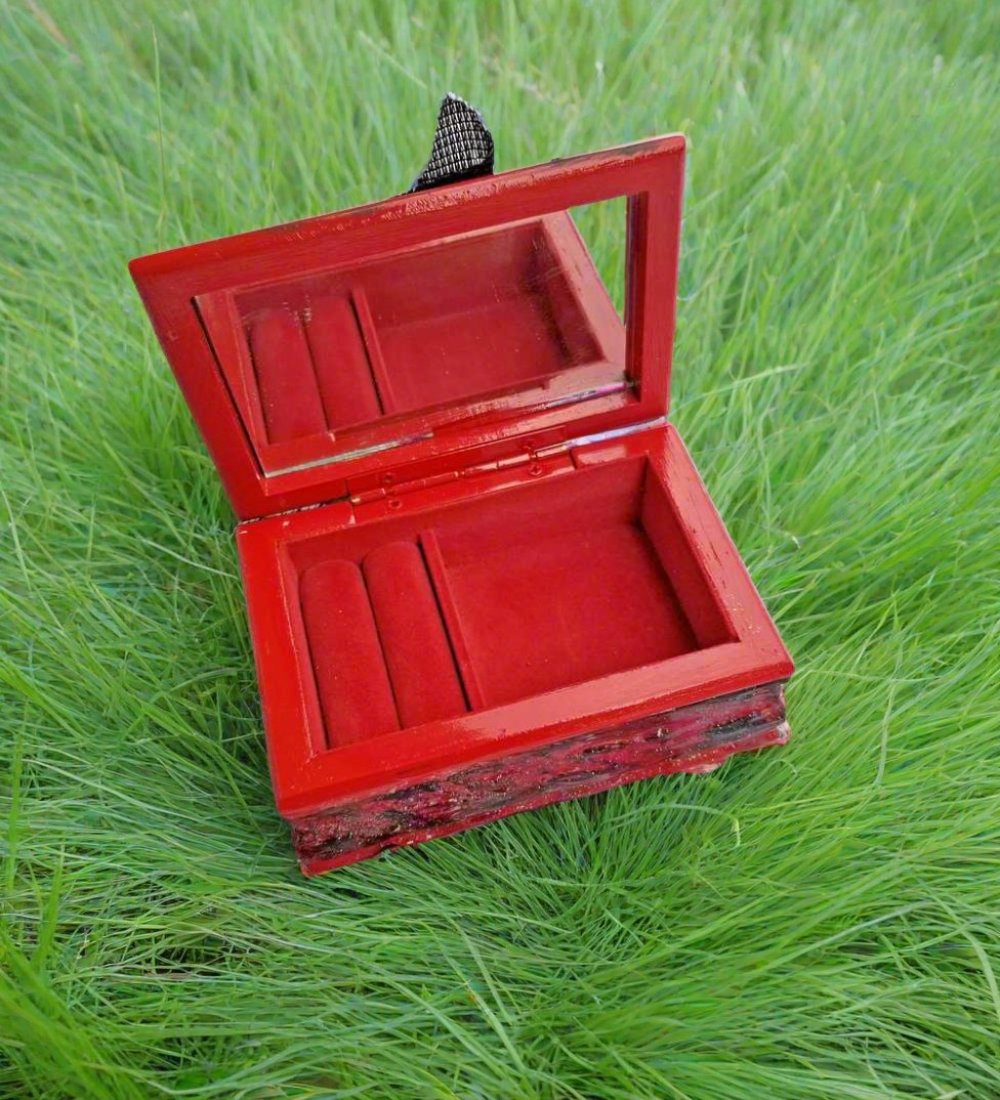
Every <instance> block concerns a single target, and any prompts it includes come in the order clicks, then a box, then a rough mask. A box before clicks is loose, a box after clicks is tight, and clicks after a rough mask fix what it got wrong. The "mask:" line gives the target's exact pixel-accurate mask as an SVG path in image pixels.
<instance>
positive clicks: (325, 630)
mask: <svg viewBox="0 0 1000 1100" xmlns="http://www.w3.org/2000/svg"><path fill="white" fill-rule="evenodd" d="M292 562H293V565H294V566H295V568H296V569H297V571H298V573H299V575H300V576H301V578H302V581H301V586H300V601H301V607H302V614H303V619H304V622H305V626H306V631H307V637H308V640H309V646H310V651H311V655H312V662H313V668H314V671H315V673H316V685H317V690H318V694H319V697H320V702H321V706H322V710H323V714H324V721H325V724H326V730H327V740H328V743H329V744H331V745H336V744H344V743H347V742H348V741H350V740H355V739H357V738H358V737H360V736H376V735H377V734H379V733H382V732H385V731H386V729H393V728H404V729H405V728H409V727H410V726H417V725H420V724H421V723H423V722H428V721H433V720H435V719H441V718H447V717H454V716H456V715H458V714H461V713H463V712H464V711H465V710H466V709H467V708H471V709H472V710H478V709H481V708H485V707H491V706H497V705H501V704H503V703H508V702H513V701H515V700H518V699H523V698H526V697H528V696H531V695H536V694H540V693H543V692H546V691H551V690H554V689H556V688H559V687H563V686H566V685H569V684H574V683H581V682H584V681H587V680H592V679H596V678H598V677H601V676H606V675H609V674H611V673H615V672H621V671H625V670H627V669H632V668H638V667H640V666H643V665H648V664H652V663H655V662H659V661H664V660H667V659H668V658H670V657H673V656H676V655H679V654H682V653H686V652H690V651H692V650H695V649H699V648H703V647H706V646H710V645H716V644H719V643H721V642H723V641H726V640H729V639H728V635H727V632H726V628H725V625H724V618H723V615H722V612H721V609H719V608H718V607H717V606H714V605H715V603H716V601H714V600H713V599H712V598H711V595H710V594H709V598H708V599H706V592H707V581H706V580H705V578H704V576H703V575H702V574H701V573H700V572H699V571H698V569H697V566H696V565H695V564H694V562H693V559H692V558H691V555H690V552H689V550H688V547H687V544H686V540H685V539H684V538H683V535H682V533H681V531H680V528H679V524H678V521H677V519H676V516H675V515H674V513H673V510H672V508H671V506H670V504H669V500H668V498H667V496H666V493H665V491H664V488H663V486H662V484H661V483H660V481H659V480H658V479H657V478H656V477H655V476H654V475H653V474H652V472H651V471H650V470H648V469H647V464H646V462H645V460H644V459H628V460H623V461H621V462H612V463H608V464H605V465H602V466H600V467H591V468H585V469H579V470H573V471H570V472H568V473H565V474H563V475H561V476H558V477H553V478H552V479H551V480H548V481H545V482H539V483H538V484H534V485H524V486H518V487H515V488H509V489H505V490H501V491H497V492H493V493H490V494H487V495H485V496H483V497H480V498H478V499H476V498H474V499H472V500H469V501H465V502H462V503H460V504H456V505H451V506H449V507H445V508H438V509H434V510H429V511H425V512H423V513H420V512H416V511H415V512H414V514H412V515H407V516H406V517H402V518H392V519H385V520H383V521H380V522H378V523H372V524H360V525H358V526H357V527H355V528H352V529H349V530H343V531H339V532H335V533H332V534H330V535H327V536H324V537H321V538H314V539H310V540H307V541H305V542H303V543H300V544H297V545H293V547H292ZM357 563H363V565H362V569H363V579H362V571H361V570H359V568H358V564H357ZM682 585H684V586H686V587H683V588H682V587H681V586H682ZM341 589H342V590H341ZM679 591H680V592H683V593H684V598H683V600H682V599H681V598H679V596H678V592H679ZM706 605H708V606H707V607H706ZM373 612H374V613H373ZM352 616H354V617H356V624H355V627H356V629H354V631H353V632H352V626H351V625H349V624H350V622H351V620H352ZM387 699H388V701H389V703H390V704H393V700H394V704H393V705H392V707H391V710H390V706H389V705H387ZM369 707H370V714H368V712H367V708H369ZM393 723H395V724H393Z"/></svg>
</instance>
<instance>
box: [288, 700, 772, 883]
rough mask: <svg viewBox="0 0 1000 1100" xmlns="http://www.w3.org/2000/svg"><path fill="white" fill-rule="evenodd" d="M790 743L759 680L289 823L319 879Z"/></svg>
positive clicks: (306, 864) (307, 867)
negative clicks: (519, 816)
mask: <svg viewBox="0 0 1000 1100" xmlns="http://www.w3.org/2000/svg"><path fill="white" fill-rule="evenodd" d="M787 739H788V726H787V724H786V721H785V699H784V691H783V685H782V684H765V685H764V686H762V687H758V688H753V689H751V690H748V691H742V692H736V693H733V694H730V695H722V696H718V697H716V698H714V699H709V700H706V701H705V702H702V703H696V704H693V705H691V706H687V707H680V708H678V709H676V710H672V711H668V712H666V713H663V714H657V715H652V716H649V717H646V718H643V719H640V720H637V721H634V722H631V723H628V724H627V725H623V726H616V727H612V728H609V729H600V730H594V731H592V732H589V733H584V734H579V735H577V736H575V737H569V738H565V739H564V740H561V741H557V742H555V743H552V744H548V745H543V746H540V747H537V748H534V749H529V750H526V751H523V752H517V753H511V754H509V755H507V756H503V757H500V758H499V759H493V760H486V761H481V762H478V763H476V764H473V765H470V766H468V767H465V768H461V769H458V770H455V771H450V772H444V773H442V774H441V775H439V776H435V777H433V778H430V779H426V780H423V781H422V782H419V783H415V784H410V785H405V784H404V785H401V786H399V787H396V788H395V789H393V790H390V791H388V792H383V793H381V794H378V795H374V796H372V797H370V798H359V799H356V800H354V801H347V802H342V803H339V804H337V805H334V806H331V807H330V808H329V809H327V810H325V811H324V812H321V813H318V814H313V815H311V816H310V817H307V818H303V819H300V820H298V821H295V822H293V824H292V837H293V842H294V845H295V851H296V854H297V856H298V858H299V862H300V864H301V866H302V870H303V871H304V872H305V873H306V874H319V873H321V872H323V871H328V870H332V869H333V868H335V867H341V866H344V865H346V864H349V863H355V862H357V861H359V860H362V859H368V858H370V857H371V856H374V855H377V854H378V853H379V852H381V851H384V850H385V849H387V848H397V847H402V846H408V845H413V844H420V843H423V842H424V841H426V840H431V839H433V838H435V837H441V836H446V835H448V834H450V833H455V832H459V831H460V830H463V829H469V828H473V827H475V826H478V825H484V824H486V823H488V822H490V821H495V820H497V819H499V818H501V817H506V816H507V815H509V814H514V813H520V812H522V811H524V810H533V809H537V808H538V807H540V806H545V805H548V804H549V803H553V802H561V801H565V800H567V799H571V798H579V797H581V796H583V795H589V794H596V793H597V792H599V791H603V790H608V789H610V788H612V787H617V786H621V785H622V784H624V783H631V782H634V781H635V780H639V779H646V778H649V777H651V776H654V775H666V774H669V773H672V772H707V771H712V770H713V769H714V768H717V767H718V766H719V765H720V764H721V763H722V762H723V761H724V760H725V759H726V758H727V757H729V756H731V755H733V754H734V753H737V752H747V751H751V750H754V749H761V748H766V747H768V746H770V745H777V744H783V743H784V742H785V741H787Z"/></svg>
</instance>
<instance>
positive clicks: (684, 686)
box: [131, 136, 792, 874]
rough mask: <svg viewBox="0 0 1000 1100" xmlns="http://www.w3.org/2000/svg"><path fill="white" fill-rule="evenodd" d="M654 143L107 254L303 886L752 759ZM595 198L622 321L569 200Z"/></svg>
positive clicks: (756, 619) (766, 704) (757, 628)
mask: <svg viewBox="0 0 1000 1100" xmlns="http://www.w3.org/2000/svg"><path fill="white" fill-rule="evenodd" d="M683 165H684V139H683V138H682V137H680V136H669V137H663V138H656V139H653V140H650V141H644V142H639V143H636V144H633V145H628V146H623V147H621V148H618V149H611V150H608V151H606V152H600V153H593V154H589V155H587V156H581V157H574V158H570V159H568V160H561V161H553V162H552V163H550V164H546V165H542V166H539V167H536V168H525V169H520V170H518V171H513V172H506V173H503V174H500V175H496V176H489V177H484V178H480V179H476V180H473V181H468V182H463V183H455V184H450V185H447V186H443V187H441V188H439V189H436V190H431V191H423V192H419V193H417V194H407V195H403V196H401V197H398V198H392V199H388V200H386V201H384V202H378V203H374V204H372V205H369V206H363V207H359V208H357V209H354V210H348V211H344V212H342V213H337V214H329V215H325V216H323V217H319V218H312V219H309V220H306V221H301V222H295V223H292V224H289V225H282V226H277V227H275V228H271V229H264V230H260V231H257V232H253V233H245V234H240V235H238V236H234V237H228V238H225V239H223V240H218V241H211V242H208V243H205V244H197V245H193V246H190V247H187V248H180V249H175V250H173V251H169V252H162V253H159V254H156V255H151V256H145V257H143V258H141V259H138V260H135V261H133V263H132V264H131V272H132V275H133V277H134V279H135V282H136V284H137V286H138V288H139V292H140V294H141V295H142V298H143V301H144V302H145V305H146V308H147V310H148V311H149V315H150V317H151V319H152V322H153V325H154V327H155V329H156V333H157V335H158V337H159V339H160V341H161V343H162V345H163V348H164V350H165V352H166V355H167V358H168V359H169V361H170V364H171V366H172V368H173V370H174V372H175V374H176V375H177V379H178V381H179V383H180V385H181V388H182V390H183V391H184V395H185V397H186V399H187V401H188V404H189V405H190V406H191V409H192V411H193V413H194V415H195V418H196V420H197V422H198V425H199V427H200V429H201V431H202V434H203V435H204V437H205V440H206V442H207V444H208V447H209V449H210V451H211V453H212V457H213V458H214V460H215V462H216V465H217V466H218V468H219V472H220V475H221V477H222V479H223V482H224V484H225V487H226V489H227V491H228V493H229V496H230V498H231V500H232V503H233V507H234V508H235V510H236V512H237V514H238V516H239V518H240V520H241V522H240V524H239V526H238V527H237V530H236V537H237V543H238V547H239V554H240V561H241V564H242V570H243V577H244V582H245V586H246V595H247V603H248V606H249V619H250V631H251V635H252V638H253V644H254V651H255V654H256V663H257V674H258V678H259V681H260V688H261V695H262V700H263V713H264V725H265V731H266V737H267V746H268V755H269V760H270V767H271V774H272V778H273V782H274V791H275V798H276V801H277V807H278V810H279V812H280V813H281V814H282V815H283V816H284V817H285V818H287V819H288V821H289V822H290V823H291V826H292V833H293V837H294V843H295V849H296V852H297V854H298V857H299V861H300V863H301V865H302V868H303V870H304V871H305V872H306V873H310V874H311V873H316V872H320V871H324V870H328V869H330V868H333V867H337V866H340V865H342V864H346V863H351V862H354V861H355V860H359V859H364V858H366V857H368V856H372V855H375V854H376V853H378V852H380V851H382V850H383V849H386V848H390V847H395V846H398V845H406V844H415V843H419V842H421V841H424V840H428V839H430V838H432V837H437V836H443V835H445V834H448V833H452V832H456V831H458V830H460V829H465V828H469V827H471V826H474V825H480V824H483V823H485V822H488V821H492V820H494V819H496V818H499V817H502V816H504V815H506V814H510V813H516V812H518V811H520V810H526V809H532V808H534V807H537V806H542V805H545V804H546V803H549V802H556V801H559V800H561V799H567V798H574V797H577V796H580V795H584V794H591V793H594V792H596V791H600V790H604V789H606V788H609V787H613V786H616V785H618V784H621V783H626V782H630V781H632V780H636V779H643V778H646V777H649V776H653V775H658V774H664V773H668V772H675V771H695V772H697V771H708V770H710V769H712V768H714V767H716V766H718V765H719V764H720V763H721V762H722V761H723V760H724V759H725V758H726V757H728V756H729V755H730V754H732V753H734V752H738V751H743V750H748V749H759V748H762V747H764V746H767V745H773V744H777V743H780V742H783V741H784V740H785V739H786V738H787V735H788V730H787V726H786V723H785V706H784V697H783V694H782V683H783V681H785V680H786V679H787V678H788V677H789V676H790V675H791V673H792V663H791V660H790V659H789V656H788V653H787V652H786V650H785V648H784V646H783V645H782V643H781V640H780V638H779V637H778V634H777V631H776V630H775V627H774V625H773V623H772V622H771V620H770V618H769V617H768V614H767V612H766V610H765V608H764V606H763V604H762V603H761V600H760V597H759V596H758V594H757V592H756V591H755V590H754V587H753V584H752V582H751V581H750V578H749V577H748V575H747V573H746V570H745V568H744V566H743V564H742V562H741V561H740V558H739V555H738V553H737V551H736V549H735V547H734V546H733V544H732V542H731V541H730V539H729V536H728V535H727V533H726V531H725V529H724V527H723V525H722V522H721V520H720V519H719V516H718V514H717V513H716V511H715V509H714V507H713V506H712V502H711V500H710V499H709V497H708V494H707V493H706V491H705V488H704V486H703V485H702V483H701V481H700V480H699V478H698V475H697V473H696V471H695V468H694V466H693V465H692V463H691V460H690V458H689V457H688V454H687V452H686V450H685V448H684V445H683V443H682V442H681V439H680V437H679V435H678V434H677V432H676V430H675V429H674V428H673V427H672V426H671V425H670V423H669V422H668V420H667V410H668V398H669V376H670V361H671V352H672V343H673V332H674V306H675V299H676V278H677V259H678V246H679V237H680V217H681V191H682V185H683V171H684V168H683ZM622 196H624V197H625V199H626V202H625V204H624V209H625V211H626V217H625V221H626V257H627V258H626V274H625V315H626V319H625V322H624V323H623V322H622V320H621V319H620V318H619V315H618V313H617V311H616V310H615V308H614V306H613V304H612V300H611V298H610V296H609V294H608V292H607V290H606V289H605V287H604V284H603V283H602V281H601V278H600V276H599V274H598V272H597V269H596V267H595V264H594V262H593V260H592V259H591V256H590V253H589V252H588V250H587V248H586V246H585V244H584V242H583V238H582V237H581V236H580V233H579V232H578V231H577V228H576V224H575V222H574V220H573V218H572V216H571V214H570V213H569V211H570V210H571V209H572V208H576V207H580V206H583V205H585V204H592V203H600V202H604V201H606V200H611V199H614V198H617V197H622Z"/></svg>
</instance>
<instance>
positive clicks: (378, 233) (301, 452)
mask: <svg viewBox="0 0 1000 1100" xmlns="http://www.w3.org/2000/svg"><path fill="white" fill-rule="evenodd" d="M683 164H684V138H683V137H682V136H680V135H670V136H667V137H660V138H654V139H651V140H648V141H642V142H637V143H634V144H631V145H625V146H620V147H618V148H616V149H610V150H606V151H604V152H599V153H590V154H587V155H584V156H578V157H571V158H569V159H566V160H557V161H552V162H550V163H549V164H544V165H540V166H538V167H534V168H521V169H517V170H515V171H511V172H504V173H501V174H499V175H495V176H486V177H481V178H479V179H475V180H471V181H466V182H461V183H453V184H448V185H445V186H442V187H439V188H436V189H434V190H429V191H421V192H417V193H414V194H406V195H401V196H399V197H397V198H391V199H386V200H385V201H382V202H377V203H372V204H370V205H367V206H361V207H357V208H355V209H352V210H346V211H342V212H340V213H334V214H326V215H323V216H320V217H316V218H309V219H307V220H304V221H298V222H290V223H288V224H286V225H280V226H275V227H272V228H269V229H261V230H257V231H255V232H251V233H242V234H238V235H236V236H232V237H225V238H222V239H220V240H215V241H209V242H206V243H203V244H195V245H191V246H188V247H185V248H178V249H173V250H171V251H167V252H160V253H156V254H154V255H149V256H143V257H141V258H139V259H137V260H133V261H132V263H131V264H130V270H131V273H132V276H133V278H134V279H135V282H136V285H137V287H138V289H139V293H140V294H141V296H142V299H143V302H144V303H145V306H146V309H147V311H148V312H149V315H150V318H151V320H152V322H153V326H154V328H155V330H156V334H157V336H158V338H159V340H160V343H161V344H162V346H163V349H164V351H165V353H166V356H167V359H168V360H169V362H170V365H171V367H172V369H173V371H174V373H175V374H176V376H177V379H178V381H179V383H180V385H181V388H182V390H183V392H184V396H185V398H186V399H187V402H188V404H189V405H190V407H191V410H192V412H193V413H194V416H195V419H196V421H197V423H198V426H199V428H200V430H201V432H202V435H203V436H204V438H205V441H206V443H207V444H208V447H209V450H210V451H211V454H212V457H213V459H214V461H215V463H216V465H217V466H218V468H219V472H220V475H221V477H222V480H223V483H224V485H225V487H226V490H227V492H228V494H229V497H230V499H231V501H232V504H233V507H234V509H235V510H236V512H237V514H238V515H239V516H240V517H241V518H244V519H245V518H251V517H259V516H264V515H269V514H272V513H275V512H281V511H286V510H289V509H292V508H298V507H302V506H305V505H309V504H317V503H321V502H325V501H330V500H335V499H338V498H342V497H345V496H348V495H350V494H352V493H354V492H356V491H359V490H363V489H364V488H366V487H368V486H370V485H375V484H379V483H383V484H384V483H387V481H388V480H391V479H394V478H395V479H405V477H406V476H407V471H408V470H409V471H421V472H426V471H427V470H428V469H434V468H435V464H436V468H437V469H438V470H444V469H458V468H461V467H463V466H466V465H472V464H475V463H476V462H481V461H483V460H484V458H485V459H492V458H493V457H496V458H498V459H502V458H503V457H504V456H505V455H506V454H508V453H510V454H514V453H517V452H521V453H524V452H528V453H530V452H531V451H532V450H534V449H536V448H542V447H546V446H551V445H552V444H554V443H559V442H561V441H565V440H570V439H573V438H577V437H580V436H583V435H588V434H594V433H598V432H603V431H614V430H621V429H627V428H628V427H629V426H631V425H638V424H645V423H649V422H650V421H654V420H657V419H659V418H662V417H664V416H665V415H666V412H667V407H668V400H669V375H670V360H671V351H672V344H673V332H674V309H675V301H676V280H677V259H678V246H679V238H680V214H681V192H682V187H683V171H684V168H683ZM619 198H624V200H625V202H624V211H625V213H624V214H623V218H622V220H623V221H624V222H625V225H624V226H622V227H621V230H620V231H621V232H622V233H623V234H624V236H625V271H624V283H625V286H624V313H625V319H624V321H622V319H621V318H620V317H619V314H618V312H617V311H616V309H615V307H614V305H613V302H612V299H611V296H610V295H609V294H608V292H607V290H606V289H605V286H604V284H603V282H602V280H601V277H600V275H599V273H598V270H597V267H596V266H595V264H594V261H593V259H592V257H591V255H590V253H589V252H588V250H587V247H586V245H585V243H584V241H583V238H582V237H581V235H580V233H579V231H578V230H577V226H576V223H575V222H574V219H573V216H572V215H571V213H570V211H571V210H573V209H574V208H580V207H585V206H589V204H596V203H606V202H608V201H609V200H613V199H619Z"/></svg>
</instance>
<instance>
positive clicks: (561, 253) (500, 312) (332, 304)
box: [235, 213, 625, 444]
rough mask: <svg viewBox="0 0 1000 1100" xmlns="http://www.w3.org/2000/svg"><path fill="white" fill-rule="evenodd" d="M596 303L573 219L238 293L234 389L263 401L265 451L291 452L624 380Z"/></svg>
mask: <svg viewBox="0 0 1000 1100" xmlns="http://www.w3.org/2000/svg"><path fill="white" fill-rule="evenodd" d="M595 292H599V293H602V294H603V295H604V298H605V299H607V294H606V291H604V289H603V287H602V286H601V284H600V279H599V277H598V276H597V274H596V272H595V271H594V270H593V266H592V264H590V262H589V259H587V255H586V250H585V248H584V246H583V243H582V241H581V239H580V237H579V234H578V233H577V231H576V229H575V226H574V224H573V221H572V219H571V217H570V215H569V214H567V213H558V214H553V215H549V216H547V217H544V218H535V219H532V220H528V221H524V222H519V223H514V224H512V225H505V226H501V227H499V228H492V229H490V230H486V231H481V232H477V233H472V234H467V235H465V236H462V237H457V238H453V239H450V240H445V241H441V242H437V243H435V244H433V245H428V246H425V247H422V248H419V249H416V250H414V251H411V252H405V253H399V254H396V255H393V256H389V257H386V258H383V259H380V260H376V261H373V262H370V263H367V264H362V265H359V266H357V267H354V268H352V269H350V270H348V271H343V270H342V271H337V272H333V273H330V274H326V275H319V276H315V277H311V278H300V279H296V280H293V281H290V282H282V283H278V284H273V283H272V284H269V285H266V286H260V287H257V288H254V289H249V290H244V291H240V292H238V293H237V294H236V298H235V307H236V318H237V320H238V323H239V325H240V326H241V328H242V333H243V336H244V337H245V341H246V347H247V349H248V351H249V354H248V355H247V356H246V362H247V364H248V370H249V372H250V377H249V378H246V379H243V380H242V382H243V385H241V386H238V387H236V388H237V390H240V389H244V391H245V392H247V393H249V394H251V395H252V400H253V401H255V402H256V403H257V404H258V406H259V411H260V418H261V421H262V424H263V431H264V434H265V437H266V439H265V442H267V443H269V444H287V443H290V442H293V441H296V440H302V439H305V438H309V437H316V436H324V435H328V434H329V433H334V434H336V433H337V432H339V431H342V430H344V429H347V428H352V427H359V426H362V425H365V424H371V423H374V422H375V421H378V420H380V419H382V418H386V417H390V416H396V415H401V414H407V413H412V412H415V411H417V410H423V409H427V408H431V407H435V406H439V405H442V404H447V403H457V402H468V401H470V400H471V399H472V398H481V397H486V396H489V395H492V394H496V393H503V392H508V391H510V390H516V389H520V388H524V387H527V386H531V385H539V384H541V385H544V384H545V382H546V380H547V379H551V378H553V377H554V376H556V375H558V374H560V373H561V372H564V371H567V370H569V369H572V368H573V367H579V366H583V365H589V364H594V363H601V362H606V361H608V358H609V356H610V358H611V359H613V360H614V370H613V372H612V373H613V375H614V376H616V377H618V376H620V377H623V376H624V353H625V352H624V330H622V331H621V332H619V333H618V334H616V335H617V339H616V340H615V346H614V347H612V348H609V347H608V338H607V335H606V334H601V333H598V332H597V330H595V327H594V319H593V317H592V316H591V314H592V313H593V306H592V305H588V301H589V299H588V296H590V295H593V294H594V293H595ZM608 302H609V300H608ZM612 308H613V307H612ZM609 377H610V376H609ZM251 419H252V420H255V419H256V417H253V418H251Z"/></svg>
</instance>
